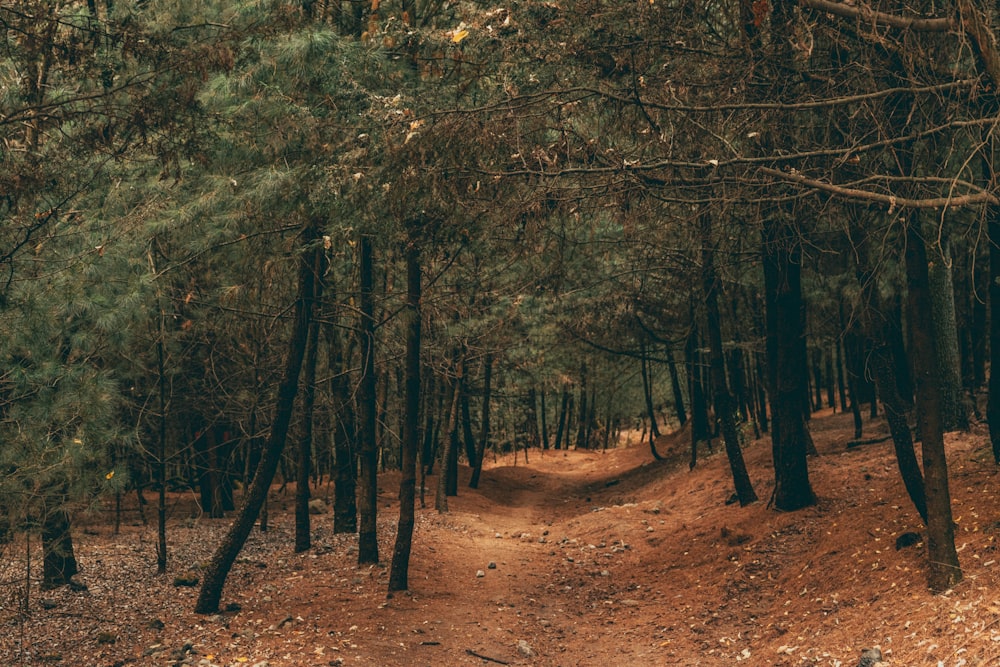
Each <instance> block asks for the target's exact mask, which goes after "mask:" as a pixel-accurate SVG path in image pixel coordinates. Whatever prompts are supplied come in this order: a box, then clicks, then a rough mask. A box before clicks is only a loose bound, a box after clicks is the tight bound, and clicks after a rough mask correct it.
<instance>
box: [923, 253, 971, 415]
mask: <svg viewBox="0 0 1000 667" xmlns="http://www.w3.org/2000/svg"><path fill="white" fill-rule="evenodd" d="M952 262H953V259H952V253H951V243H950V242H949V241H948V240H947V238H944V239H942V241H941V242H940V244H939V245H938V247H937V248H936V252H935V253H934V255H933V256H932V257H929V258H928V268H927V275H928V281H929V283H928V284H929V296H930V299H931V302H930V313H931V318H932V319H931V322H932V324H933V326H934V343H935V345H934V348H933V353H934V361H935V365H936V368H937V371H936V373H935V377H936V381H937V383H938V393H939V394H940V396H941V419H942V426H943V428H944V430H945V431H956V430H961V431H967V430H968V429H969V415H968V412H967V411H966V409H965V401H964V399H963V396H962V375H961V368H962V363H961V359H960V355H959V344H958V326H957V324H956V322H955V286H954V282H953V280H952Z"/></svg>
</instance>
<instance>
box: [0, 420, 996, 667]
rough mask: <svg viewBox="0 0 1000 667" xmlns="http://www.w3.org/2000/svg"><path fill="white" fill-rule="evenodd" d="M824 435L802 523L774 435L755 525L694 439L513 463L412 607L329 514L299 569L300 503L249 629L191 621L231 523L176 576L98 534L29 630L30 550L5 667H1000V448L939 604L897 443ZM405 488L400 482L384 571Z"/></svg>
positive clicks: (238, 590) (266, 573)
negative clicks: (777, 494)
mask: <svg viewBox="0 0 1000 667" xmlns="http://www.w3.org/2000/svg"><path fill="white" fill-rule="evenodd" d="M883 428H884V427H883V426H882V424H881V423H880V422H876V424H875V425H874V426H868V429H867V430H868V431H869V432H868V433H866V435H875V434H877V433H878V432H879V429H883ZM812 430H813V435H814V438H815V441H816V445H817V447H818V449H819V452H820V456H819V457H818V458H814V459H812V460H811V461H810V469H811V473H810V474H811V478H812V481H813V485H814V488H815V490H816V492H817V495H818V497H819V503H818V504H817V505H816V506H815V507H812V508H808V509H806V510H803V511H800V512H795V513H788V514H781V513H777V512H775V511H773V510H771V509H768V508H767V507H766V497H767V495H768V494H769V492H770V486H771V473H770V471H769V468H768V465H769V460H770V452H769V441H768V440H766V439H765V440H762V441H757V442H752V443H750V444H748V446H747V447H746V450H745V452H746V457H747V462H748V466H749V469H750V471H751V476H752V479H753V481H754V484H755V486H756V489H757V492H758V494H759V495H761V496H762V497H763V498H765V500H764V501H762V502H759V503H756V504H754V505H752V506H750V507H746V508H740V507H739V506H738V505H726V504H725V501H726V499H727V498H728V497H729V496H730V495H731V493H732V483H731V479H730V477H729V473H728V465H727V463H726V460H725V457H724V455H723V454H721V453H720V448H719V447H716V451H715V453H714V454H712V455H709V456H703V457H702V460H701V462H700V463H699V467H698V468H697V469H696V470H695V471H693V472H689V471H688V470H687V465H686V462H685V461H686V448H687V444H686V442H685V441H684V440H683V438H682V436H681V435H679V434H675V435H673V436H668V437H666V438H663V439H661V440H660V442H659V443H658V446H659V448H660V451H661V453H665V454H667V455H668V458H669V459H670V460H668V461H665V462H654V461H652V457H651V456H650V453H649V450H648V447H645V446H632V447H623V448H619V449H615V450H610V451H608V452H589V451H568V452H565V451H548V452H545V453H544V454H543V453H542V452H539V451H532V452H530V464H528V465H526V464H524V461H523V454H522V455H521V458H520V459H519V460H518V462H517V465H513V460H512V459H510V458H507V459H504V460H501V461H499V462H496V463H492V464H490V465H488V466H487V469H486V470H485V471H484V475H483V482H482V484H481V488H480V490H478V491H472V490H469V489H468V488H467V487H466V486H464V484H463V486H461V487H460V490H459V494H460V495H459V496H458V497H456V498H451V499H450V500H449V503H450V507H451V512H450V513H448V514H443V515H441V514H438V513H437V512H436V511H435V510H433V509H432V508H430V507H429V508H428V509H424V510H420V516H419V519H418V525H417V530H416V534H415V538H414V554H413V559H412V564H411V569H410V583H411V591H409V592H407V593H403V594H396V595H395V596H393V597H391V598H387V596H386V582H387V577H388V567H387V565H378V566H372V567H369V566H364V567H359V566H357V565H356V562H355V561H356V557H357V547H356V538H355V537H354V536H341V535H333V534H332V532H331V528H330V516H329V515H328V514H327V515H320V516H314V517H313V519H314V523H313V525H314V547H313V549H312V550H311V551H309V552H307V553H305V554H300V555H294V554H292V516H291V511H292V504H293V503H292V497H291V492H290V491H289V494H288V495H286V496H282V495H279V494H277V492H275V494H274V495H273V496H272V502H271V524H272V529H271V531H270V532H268V533H267V534H260V533H257V532H255V533H254V535H253V536H252V537H251V540H250V543H249V544H248V545H247V547H246V549H245V550H244V553H243V554H242V556H241V558H240V560H239V561H238V562H237V565H236V566H235V568H234V570H233V572H232V574H231V575H230V578H229V582H228V584H227V588H226V591H225V594H224V596H223V605H226V604H229V603H236V604H238V605H240V608H239V610H238V611H231V612H226V613H223V614H220V615H216V616H210V617H205V616H198V615H195V614H193V613H192V612H191V609H192V608H193V607H194V600H195V597H196V595H197V589H192V588H175V587H174V585H173V578H174V576H175V575H177V574H181V573H183V572H185V571H186V570H188V569H189V568H194V569H197V566H198V564H199V563H203V562H205V560H207V558H208V556H209V555H210V553H211V551H212V549H213V548H214V546H215V545H216V544H217V543H218V540H219V538H220V536H221V535H222V533H223V532H224V531H225V529H226V527H227V526H228V521H227V520H208V519H203V518H197V519H193V520H192V519H180V518H178V519H175V520H174V521H173V522H172V525H171V529H170V533H169V537H170V540H171V572H170V574H169V576H167V577H156V576H155V549H154V541H155V531H154V529H153V528H152V527H148V528H147V527H142V526H128V527H126V528H125V529H123V531H122V533H121V534H120V535H118V536H113V535H111V530H110V528H109V527H108V526H107V525H106V524H104V523H101V524H99V525H98V524H96V523H94V524H92V525H91V529H90V530H88V531H87V533H89V534H81V535H78V539H77V549H78V551H77V556H78V558H79V560H80V564H81V569H82V579H83V580H84V581H85V582H86V583H87V585H88V586H89V590H88V591H85V592H72V591H70V590H68V589H62V590H58V591H50V592H44V593H39V592H38V590H37V587H36V586H37V581H35V579H34V577H35V573H36V572H38V569H39V564H38V563H37V562H34V563H33V564H32V571H31V573H30V574H29V576H30V577H31V579H32V588H31V589H30V596H29V601H28V612H27V614H19V613H18V610H19V601H20V600H22V599H23V593H24V581H25V575H26V571H25V564H24V562H23V554H24V553H25V544H24V543H23V541H22V542H21V543H19V544H17V545H14V546H12V547H8V549H9V551H8V552H7V553H6V554H4V556H5V558H4V563H3V565H2V566H0V664H3V665H20V664H24V665H35V664H58V665H73V666H77V665H80V666H83V665H87V666H90V665H93V666H103V665H116V664H118V665H124V664H135V665H172V664H177V663H181V664H193V665H198V664H201V665H206V666H207V665H251V666H252V665H255V664H261V663H264V662H265V661H266V664H267V665H269V667H278V666H296V665H338V664H345V665H380V666H386V667H388V666H395V665H400V666H404V665H405V666H406V667H411V666H414V665H435V666H439V665H496V664H511V665H559V666H572V665H637V666H644V665H651V666H652V665H675V666H687V665H704V666H714V665H727V666H728V665H733V664H735V663H740V664H742V665H749V666H762V667H763V666H796V667H798V666H801V665H830V666H836V665H842V666H843V667H854V665H855V664H856V663H857V660H858V656H859V653H860V650H861V649H862V648H865V647H870V646H878V647H880V648H881V650H882V652H883V655H884V656H885V661H886V664H888V665H900V666H904V665H905V666H910V665H937V664H941V665H947V666H948V667H951V666H953V665H954V666H957V665H970V666H971V665H998V664H1000V587H998V568H997V563H998V562H1000V554H998V550H997V544H996V542H997V540H996V536H997V535H998V534H1000V502H998V501H1000V498H998V496H1000V477H998V469H997V468H996V467H995V466H994V465H993V463H992V456H991V454H990V452H989V449H988V443H987V441H986V439H985V436H984V434H983V433H982V432H981V429H980V431H976V432H974V433H972V434H961V435H957V434H956V435H950V436H948V438H947V442H948V450H949V461H950V465H951V480H952V494H953V499H954V511H955V519H956V522H957V525H958V531H957V546H958V548H959V552H960V553H959V555H960V557H961V561H962V566H963V568H964V572H965V580H964V581H963V582H962V583H961V584H960V585H958V586H957V587H956V588H955V589H954V590H953V591H951V592H949V593H947V594H944V595H940V596H932V595H930V594H929V593H928V592H927V590H926V586H925V566H924V560H925V549H924V546H923V544H922V543H921V544H920V545H918V546H911V547H908V548H904V549H901V550H898V551H897V550H896V549H895V540H896V538H897V537H898V536H899V535H900V534H902V533H904V532H907V531H917V532H920V531H921V525H920V521H919V518H918V516H917V514H916V512H915V511H914V510H913V509H912V507H911V506H910V503H909V501H908V499H907V498H906V495H905V491H904V490H903V486H902V483H901V482H900V480H899V474H898V472H897V471H896V467H895V462H894V459H893V455H892V445H891V443H890V442H884V443H880V444H873V445H866V446H862V447H858V448H855V449H850V450H848V449H846V443H847V442H848V440H849V439H850V436H851V435H852V429H851V424H850V417H849V415H839V414H838V415H832V416H831V415H829V414H826V415H822V416H818V417H816V418H814V419H813V421H812ZM465 480H467V477H464V478H463V481H465ZM396 482H397V478H396V477H395V476H393V475H385V476H383V477H382V478H381V479H380V494H379V498H380V511H381V512H382V514H381V519H380V524H381V525H382V526H383V530H382V533H381V539H380V549H381V554H382V556H383V558H385V559H386V561H388V559H389V558H390V557H391V551H392V544H393V539H394V522H395V519H396V512H397V505H396V503H395V485H396ZM433 488H434V487H433V481H432V480H429V491H428V497H427V499H428V505H432V504H433ZM325 491H326V487H321V488H320V489H318V490H317V491H316V492H315V494H314V495H317V496H320V497H322V495H323V493H324V492H325ZM178 507H180V505H178ZM31 548H32V550H33V551H37V549H35V545H31ZM491 561H492V562H494V563H495V565H496V567H495V569H493V568H490V567H489V563H490V562H491ZM477 571H481V575H482V576H477V574H478V573H477ZM43 603H44V606H43ZM45 607H50V608H49V609H46V608H45ZM154 619H157V620H159V621H161V622H162V623H163V627H162V628H159V629H158V628H155V627H151V626H150V622H151V621H153V620H154ZM102 633H103V634H102ZM519 641H521V642H523V643H522V645H521V649H519V646H518V643H519ZM186 644H187V645H188V650H185V645H186ZM527 649H530V653H531V654H532V655H528V652H529V651H528V650H527ZM185 661H186V662H185Z"/></svg>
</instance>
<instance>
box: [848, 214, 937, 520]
mask: <svg viewBox="0 0 1000 667" xmlns="http://www.w3.org/2000/svg"><path fill="white" fill-rule="evenodd" d="M851 236H852V237H853V238H852V241H853V245H854V251H855V252H854V254H855V256H856V257H857V260H858V267H857V277H858V283H859V286H860V287H861V321H862V323H863V325H864V329H865V334H866V335H867V336H868V339H869V340H870V341H871V348H872V352H871V367H872V371H873V372H874V375H875V385H876V388H877V390H878V394H879V396H881V397H882V404H883V406H884V409H885V419H886V422H887V423H888V424H889V433H890V434H891V435H892V442H893V446H894V448H895V452H896V464H897V466H898V467H899V474H900V476H901V477H902V479H903V485H904V486H905V487H906V492H907V494H908V495H909V496H910V500H911V501H912V502H913V506H914V507H915V508H916V510H917V512H918V513H919V514H920V518H921V519H923V522H924V524H926V523H927V497H926V495H925V492H924V478H923V473H922V472H921V471H920V466H919V465H918V463H917V455H916V453H915V452H914V449H913V437H912V435H911V433H910V426H909V423H908V422H907V418H906V412H907V405H906V403H905V402H904V401H903V399H902V397H901V396H900V395H899V386H898V384H897V381H896V375H895V367H894V364H893V358H892V351H891V350H890V349H889V345H888V343H887V342H886V340H887V331H888V329H889V326H890V325H889V322H888V320H887V319H886V318H885V316H884V315H883V312H882V307H881V299H880V296H879V287H878V281H877V278H876V276H875V272H874V270H873V267H871V265H870V261H871V260H870V255H869V252H868V237H867V235H866V233H865V230H863V229H861V228H860V227H859V226H855V224H853V223H852V225H851Z"/></svg>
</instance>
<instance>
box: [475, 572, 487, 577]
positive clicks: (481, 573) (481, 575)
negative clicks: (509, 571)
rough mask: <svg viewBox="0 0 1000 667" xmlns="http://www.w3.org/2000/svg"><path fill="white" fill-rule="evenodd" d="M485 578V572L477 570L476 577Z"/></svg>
mask: <svg viewBox="0 0 1000 667" xmlns="http://www.w3.org/2000/svg"><path fill="white" fill-rule="evenodd" d="M485 576H486V573H485V572H483V571H482V570H476V577H477V578H479V579H482V578H483V577H485Z"/></svg>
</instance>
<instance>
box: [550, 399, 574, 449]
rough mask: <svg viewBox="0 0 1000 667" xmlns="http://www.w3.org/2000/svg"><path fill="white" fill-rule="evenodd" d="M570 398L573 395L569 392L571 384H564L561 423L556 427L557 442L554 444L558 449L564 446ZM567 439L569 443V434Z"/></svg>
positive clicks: (560, 413) (567, 446)
mask: <svg viewBox="0 0 1000 667" xmlns="http://www.w3.org/2000/svg"><path fill="white" fill-rule="evenodd" d="M570 398H571V397H570V393H569V385H568V384H563V391H562V401H561V402H560V405H559V424H558V426H557V427H556V442H555V445H554V447H555V448H556V449H561V448H562V442H563V434H564V433H566V424H567V421H568V418H569V402H570ZM566 440H567V443H568V441H569V437H568V436H567V438H566ZM566 449H569V445H568V444H567V445H566Z"/></svg>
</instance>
